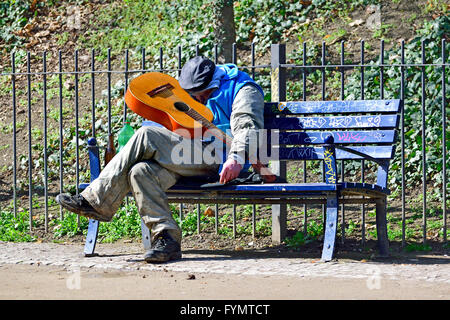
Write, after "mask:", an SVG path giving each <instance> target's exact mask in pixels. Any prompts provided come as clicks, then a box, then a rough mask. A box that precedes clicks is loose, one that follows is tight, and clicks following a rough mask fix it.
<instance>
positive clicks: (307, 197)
mask: <svg viewBox="0 0 450 320" xmlns="http://www.w3.org/2000/svg"><path fill="white" fill-rule="evenodd" d="M402 107H403V101H402V100H398V99H391V100H354V101H299V102H279V103H276V102H266V103H265V106H264V108H265V110H264V113H265V129H269V130H268V131H269V132H270V130H276V132H277V133H278V137H279V143H278V144H275V145H269V147H268V149H269V150H270V149H272V150H273V148H277V151H278V154H279V161H277V162H275V163H271V165H272V167H274V168H275V171H277V169H276V168H280V163H282V162H283V161H291V160H293V161H298V160H300V161H302V160H306V161H310V160H322V161H323V170H324V171H323V173H324V182H319V183H276V184H252V185H248V184H245V185H229V186H224V187H219V188H208V189H205V188H200V187H199V186H198V187H196V186H193V185H192V184H189V185H182V184H176V185H174V186H173V187H172V188H170V189H169V190H168V191H167V196H168V199H169V202H171V203H197V204H198V203H217V204H219V203H224V204H272V205H273V206H272V225H273V232H277V233H280V234H281V236H280V234H278V235H277V237H278V238H279V240H282V237H283V236H282V234H283V229H285V228H286V225H285V223H286V210H285V205H286V204H323V205H325V207H326V218H325V222H324V223H325V226H324V230H325V232H324V245H323V249H322V260H323V261H330V260H331V259H333V257H334V251H335V250H334V248H335V242H336V232H337V224H338V208H339V205H340V204H375V205H376V206H375V207H376V228H377V242H378V249H379V256H383V257H386V256H389V241H388V236H387V222H386V204H387V196H388V195H389V194H390V190H389V189H388V188H387V182H388V173H389V164H390V160H392V159H393V158H394V153H395V145H396V141H397V136H398V134H397V130H398V126H399V122H400V121H399V120H400V115H399V113H400V111H401V109H402ZM143 125H150V124H149V123H148V122H146V121H144V123H143ZM268 140H269V142H270V137H269V138H268ZM88 149H89V159H90V171H91V181H92V180H93V179H95V178H97V177H98V175H99V174H100V158H99V148H98V146H97V144H96V140H95V138H91V139H89V141H88ZM337 160H368V161H372V162H374V163H376V164H377V165H378V171H377V180H376V183H375V184H369V183H361V182H346V181H341V182H339V181H338V171H337V167H336V161H337ZM276 173H278V174H280V172H279V170H278V172H276ZM281 175H283V174H282V172H281ZM87 185H88V184H82V185H80V189H83V188H85V187H86V186H87ZM283 206H284V209H283ZM98 225H99V222H98V221H96V220H92V219H90V220H89V227H88V232H87V236H86V243H85V247H84V254H85V256H92V255H95V254H94V250H95V245H96V242H97V234H98ZM141 227H142V241H143V245H144V249H145V250H147V249H149V248H150V246H151V243H150V231H149V229H148V228H147V227H146V226H145V224H144V223H143V222H142V219H141ZM273 239H274V238H273Z"/></svg>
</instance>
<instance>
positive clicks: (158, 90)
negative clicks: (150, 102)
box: [147, 83, 173, 97]
mask: <svg viewBox="0 0 450 320" xmlns="http://www.w3.org/2000/svg"><path fill="white" fill-rule="evenodd" d="M169 89H173V86H172V85H171V84H170V83H166V84H163V85H162V86H159V87H157V88H155V89H153V90H151V91H149V92H147V94H148V95H149V97H153V96H156V95H157V94H158V93H161V92H164V91H165V90H169Z"/></svg>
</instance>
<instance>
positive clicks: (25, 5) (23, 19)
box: [0, 0, 32, 48]
mask: <svg viewBox="0 0 450 320" xmlns="http://www.w3.org/2000/svg"><path fill="white" fill-rule="evenodd" d="M30 9H31V8H30V2H29V1H26V0H8V1H1V2H0V43H2V42H3V43H5V44H8V45H9V46H10V48H13V47H15V46H17V45H20V44H22V43H23V40H22V39H21V38H20V37H19V36H17V35H16V34H15V32H17V31H19V30H20V29H22V28H23V27H24V26H25V25H26V24H27V22H28V20H29V17H30V16H31V15H32V12H31V10H30Z"/></svg>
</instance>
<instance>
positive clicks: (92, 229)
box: [84, 138, 100, 257]
mask: <svg viewBox="0 0 450 320" xmlns="http://www.w3.org/2000/svg"><path fill="white" fill-rule="evenodd" d="M88 153H89V168H90V171H91V182H92V181H94V180H95V179H96V178H97V177H98V176H99V174H100V156H99V151H98V146H97V140H96V139H95V138H90V139H89V140H88ZM98 225H99V221H97V220H94V219H89V226H88V232H87V235H86V243H85V244H84V256H85V257H92V256H95V255H96V254H94V250H95V245H96V243H97V236H98Z"/></svg>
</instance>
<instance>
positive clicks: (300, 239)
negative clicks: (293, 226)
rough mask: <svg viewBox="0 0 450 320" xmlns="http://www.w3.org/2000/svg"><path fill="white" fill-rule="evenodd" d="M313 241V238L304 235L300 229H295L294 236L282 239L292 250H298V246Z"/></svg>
mask: <svg viewBox="0 0 450 320" xmlns="http://www.w3.org/2000/svg"><path fill="white" fill-rule="evenodd" d="M313 241H314V240H313V239H312V238H311V237H310V236H309V235H306V236H305V234H304V233H303V232H300V231H297V233H296V234H295V235H294V236H292V237H290V238H286V239H285V240H284V242H285V244H286V246H287V247H288V248H290V249H293V250H299V249H300V247H302V246H304V245H305V244H308V243H310V242H313Z"/></svg>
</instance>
